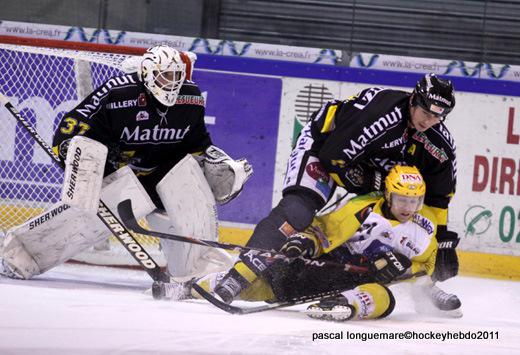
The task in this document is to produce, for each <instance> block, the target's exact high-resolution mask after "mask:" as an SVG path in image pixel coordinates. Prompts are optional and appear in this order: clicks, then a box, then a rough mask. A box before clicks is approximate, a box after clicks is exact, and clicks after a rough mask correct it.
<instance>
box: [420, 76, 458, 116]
mask: <svg viewBox="0 0 520 355" xmlns="http://www.w3.org/2000/svg"><path fill="white" fill-rule="evenodd" d="M412 105H413V106H415V105H419V106H421V107H422V108H423V109H424V110H426V111H428V112H431V113H433V114H434V115H436V116H439V117H445V116H446V115H447V114H448V113H450V112H451V110H453V108H454V107H455V95H454V94H453V84H452V83H451V81H450V80H444V79H441V78H438V77H437V76H436V75H435V74H433V73H430V74H426V75H425V76H424V77H422V79H421V80H419V81H418V82H417V85H415V90H414V91H413V99H412Z"/></svg>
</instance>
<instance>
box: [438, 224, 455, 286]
mask: <svg viewBox="0 0 520 355" xmlns="http://www.w3.org/2000/svg"><path fill="white" fill-rule="evenodd" d="M437 242H438V243H439V245H438V248H437V259H436V260H435V270H434V271H433V275H432V279H433V281H444V280H447V279H449V278H452V277H454V276H457V274H458V272H459V258H458V257H457V252H456V251H455V248H456V247H457V244H459V237H458V234H457V233H455V232H451V231H448V230H442V229H441V230H438V231H437Z"/></svg>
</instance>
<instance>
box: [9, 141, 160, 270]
mask: <svg viewBox="0 0 520 355" xmlns="http://www.w3.org/2000/svg"><path fill="white" fill-rule="evenodd" d="M69 149H70V148H69ZM69 151H70V150H69ZM74 164H77V163H74ZM80 165H81V163H80ZM74 181H75V184H76V186H75V189H76V191H75V195H76V194H77V193H78V192H79V191H82V192H83V191H87V190H85V188H84V187H83V186H81V185H80V183H83V182H85V183H86V184H87V185H88V186H91V188H93V187H92V186H93V185H92V180H89V179H88V178H87V179H82V178H81V176H79V177H78V178H76V179H75V180H74ZM103 183H104V185H105V186H104V187H103V189H102V191H101V196H102V197H103V201H104V202H105V203H106V204H107V206H108V207H109V208H110V210H111V211H113V212H114V213H116V214H117V209H116V206H117V204H118V203H119V202H120V201H122V200H123V199H127V198H130V199H132V203H133V206H135V208H134V210H135V213H136V215H138V216H140V217H143V216H145V215H147V214H149V213H150V212H152V211H153V210H154V209H155V205H154V204H153V202H152V201H151V199H150V197H149V196H148V194H147V193H146V191H145V190H144V187H143V186H142V185H141V183H140V182H139V180H137V177H136V176H135V174H134V173H133V172H132V170H131V169H130V168H129V167H124V168H121V169H119V170H118V171H116V172H114V173H113V174H111V175H109V176H108V177H106V178H105V180H104V181H103ZM99 184H100V185H101V181H100V182H99ZM64 191H67V190H66V187H65V189H64ZM90 192H91V193H92V194H94V195H96V193H95V191H90ZM99 194H100V192H99V191H98V192H97V196H99ZM62 196H66V193H65V192H64V194H63V195H62ZM64 198H65V199H67V198H66V197H64ZM86 198H87V199H90V202H89V205H91V204H93V203H94V202H95V203H96V204H95V206H96V209H95V211H94V212H97V207H98V205H99V197H98V199H97V201H95V200H91V199H92V197H86ZM67 201H70V199H67ZM85 207H86V206H85V205H82V204H81V203H79V204H78V205H74V206H71V205H68V204H65V203H63V202H60V203H58V204H56V205H54V206H53V207H52V208H51V209H50V210H49V211H47V212H45V213H43V214H41V215H39V216H38V217H35V218H33V219H31V220H29V221H27V222H26V223H24V224H22V225H20V226H17V227H15V228H12V229H10V230H9V231H8V232H7V235H6V237H5V239H4V243H3V251H2V255H1V257H2V258H4V259H5V260H6V261H7V262H8V264H9V265H10V266H11V267H13V268H15V269H16V271H17V272H18V273H19V274H21V275H22V276H23V277H24V278H25V279H29V278H31V277H32V276H34V275H38V274H41V273H43V272H45V271H47V270H49V269H51V268H52V267H54V266H57V265H60V264H62V263H64V262H65V261H67V260H68V259H70V258H72V257H74V259H76V260H80V261H85V262H89V261H90V260H88V257H92V253H82V251H86V250H87V249H88V248H89V247H92V246H93V245H95V244H98V243H102V242H104V241H106V240H107V239H108V237H109V236H110V234H111V233H110V231H109V229H108V228H107V227H106V226H105V225H104V224H103V222H101V220H100V219H99V218H98V217H97V215H96V214H95V213H90V211H89V212H87V211H86V209H85ZM91 207H92V206H90V207H89V209H90V210H92V208H91ZM78 254H79V255H78ZM81 255H87V256H86V257H83V258H82V257H81Z"/></svg>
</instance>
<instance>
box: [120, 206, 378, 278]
mask: <svg viewBox="0 0 520 355" xmlns="http://www.w3.org/2000/svg"><path fill="white" fill-rule="evenodd" d="M117 211H118V213H119V216H121V219H122V220H123V223H124V224H125V225H126V226H127V227H128V228H129V229H131V230H133V231H134V232H135V233H138V234H145V235H149V236H152V237H157V238H161V239H168V240H175V241H178V242H185V243H190V244H197V245H203V246H206V247H212V248H221V249H226V250H232V251H236V252H252V253H254V254H260V255H261V256H265V257H268V258H273V259H281V260H287V261H293V260H296V259H300V260H303V261H304V262H305V264H310V265H315V266H319V267H321V266H325V265H330V266H332V265H334V266H340V267H343V268H344V269H345V271H348V272H351V273H356V274H364V273H367V272H368V271H369V269H368V267H365V266H358V265H353V264H339V263H335V262H330V261H319V260H313V259H307V258H303V257H297V258H289V257H287V256H285V255H284V254H282V253H279V252H274V251H272V250H265V249H259V248H250V247H245V246H242V245H237V244H227V243H220V242H215V241H212V240H204V239H197V238H193V237H188V236H181V235H176V234H169V233H162V232H157V231H151V230H147V229H144V228H143V227H141V226H140V225H139V222H137V219H136V218H135V216H134V212H133V209H132V201H131V200H130V199H128V200H124V201H121V202H120V203H119V205H118V206H117Z"/></svg>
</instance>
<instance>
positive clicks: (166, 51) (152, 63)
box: [138, 46, 186, 107]
mask: <svg viewBox="0 0 520 355" xmlns="http://www.w3.org/2000/svg"><path fill="white" fill-rule="evenodd" d="M138 75H139V79H140V80H141V81H142V82H143V84H144V86H145V87H146V88H147V89H148V91H150V93H151V94H152V95H153V96H154V97H155V98H156V99H157V100H158V101H159V102H160V103H162V104H163V105H165V106H168V107H169V106H173V105H175V101H176V100H177V96H178V95H179V91H180V90H181V86H182V84H183V82H184V79H185V78H186V64H184V62H183V61H182V58H181V55H180V53H179V51H177V50H176V49H173V48H171V47H168V46H156V47H152V48H149V49H148V50H147V51H146V53H145V54H144V55H143V57H142V60H141V65H140V67H139V70H138Z"/></svg>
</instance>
